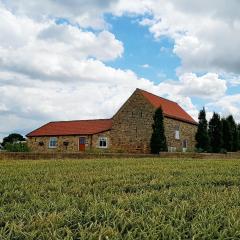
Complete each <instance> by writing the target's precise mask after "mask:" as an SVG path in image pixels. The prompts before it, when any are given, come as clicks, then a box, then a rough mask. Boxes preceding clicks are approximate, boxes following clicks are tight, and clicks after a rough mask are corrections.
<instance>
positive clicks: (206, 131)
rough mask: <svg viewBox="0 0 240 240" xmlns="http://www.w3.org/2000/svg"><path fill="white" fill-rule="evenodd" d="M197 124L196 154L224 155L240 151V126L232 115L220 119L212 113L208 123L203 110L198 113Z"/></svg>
mask: <svg viewBox="0 0 240 240" xmlns="http://www.w3.org/2000/svg"><path fill="white" fill-rule="evenodd" d="M198 119H199V124H198V129H197V133H196V136H195V139H196V141H197V144H196V149H197V151H198V152H213V153H225V152H236V151H239V150H240V124H237V123H236V122H235V120H234V118H233V116H232V115H229V116H228V117H222V118H221V116H220V115H219V114H217V113H215V112H214V113H213V116H212V118H211V119H210V120H209V122H208V121H207V119H206V112H205V109H204V108H203V109H202V110H201V111H200V112H199V116H198Z"/></svg>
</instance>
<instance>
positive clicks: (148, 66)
mask: <svg viewBox="0 0 240 240" xmlns="http://www.w3.org/2000/svg"><path fill="white" fill-rule="evenodd" d="M141 67H142V68H150V65H149V64H147V63H146V64H143V65H141Z"/></svg>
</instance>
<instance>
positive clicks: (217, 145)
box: [208, 112, 222, 153]
mask: <svg viewBox="0 0 240 240" xmlns="http://www.w3.org/2000/svg"><path fill="white" fill-rule="evenodd" d="M208 134H209V138H210V146H211V151H212V152H214V153H219V152H220V150H221V148H222V123H221V119H220V116H219V114H217V113H215V112H214V113H213V116H212V118H211V119H210V121H209V128H208Z"/></svg>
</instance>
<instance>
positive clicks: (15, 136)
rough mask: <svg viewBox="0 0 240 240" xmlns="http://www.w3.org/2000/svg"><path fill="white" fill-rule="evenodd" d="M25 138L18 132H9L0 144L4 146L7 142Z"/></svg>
mask: <svg viewBox="0 0 240 240" xmlns="http://www.w3.org/2000/svg"><path fill="white" fill-rule="evenodd" d="M25 140H26V139H25V138H24V137H23V136H22V135H21V134H18V133H12V134H9V135H8V136H7V137H5V138H3V142H2V146H3V147H5V145H6V144H7V143H15V142H22V141H25Z"/></svg>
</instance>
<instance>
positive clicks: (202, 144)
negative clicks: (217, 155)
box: [195, 108, 209, 152]
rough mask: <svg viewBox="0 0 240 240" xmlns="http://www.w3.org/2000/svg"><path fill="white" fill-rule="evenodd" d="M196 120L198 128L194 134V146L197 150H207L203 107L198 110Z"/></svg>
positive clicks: (206, 123) (206, 129) (206, 130)
mask: <svg viewBox="0 0 240 240" xmlns="http://www.w3.org/2000/svg"><path fill="white" fill-rule="evenodd" d="M198 120H199V121H198V129H197V133H196V136H195V139H196V141H197V144H196V148H197V149H198V150H201V151H204V152H207V151H208V150H209V136H208V122H207V119H206V112H205V108H203V109H202V110H201V111H200V112H199V115H198Z"/></svg>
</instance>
